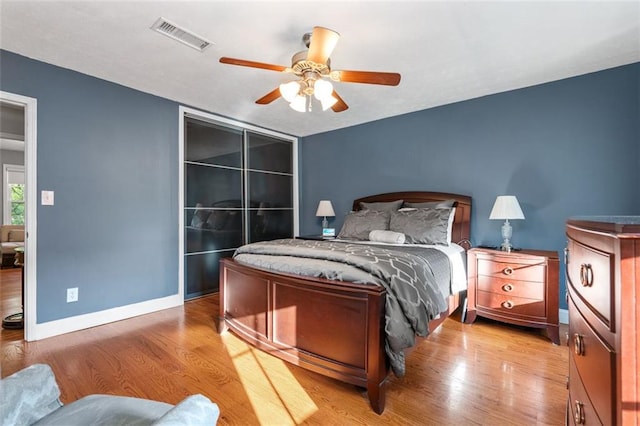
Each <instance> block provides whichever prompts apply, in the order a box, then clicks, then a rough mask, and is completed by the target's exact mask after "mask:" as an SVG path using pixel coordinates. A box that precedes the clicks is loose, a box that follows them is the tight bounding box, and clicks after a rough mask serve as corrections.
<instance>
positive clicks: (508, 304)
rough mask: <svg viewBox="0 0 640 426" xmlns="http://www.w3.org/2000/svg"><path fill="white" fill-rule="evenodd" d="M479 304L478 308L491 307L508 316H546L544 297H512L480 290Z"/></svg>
mask: <svg viewBox="0 0 640 426" xmlns="http://www.w3.org/2000/svg"><path fill="white" fill-rule="evenodd" d="M477 306H478V308H485V309H490V310H492V311H495V312H500V313H501V314H503V315H507V316H511V315H521V316H528V317H540V318H544V317H545V316H546V306H545V301H544V299H542V300H536V299H527V298H524V297H512V296H510V295H505V294H498V293H490V292H487V291H478V292H477Z"/></svg>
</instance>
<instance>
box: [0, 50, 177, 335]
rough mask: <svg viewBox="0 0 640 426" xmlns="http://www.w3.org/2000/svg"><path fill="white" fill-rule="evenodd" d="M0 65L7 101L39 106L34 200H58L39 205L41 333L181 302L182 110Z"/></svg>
mask: <svg viewBox="0 0 640 426" xmlns="http://www.w3.org/2000/svg"><path fill="white" fill-rule="evenodd" d="M0 64H1V69H0V87H1V89H2V90H3V91H7V92H12V93H16V94H20V95H24V96H29V97H33V98H37V100H38V124H37V125H38V129H37V130H38V165H37V167H38V170H37V174H38V188H37V190H38V194H39V193H40V191H41V190H53V191H55V205H54V206H41V205H38V252H37V284H38V288H37V301H38V304H37V321H38V323H42V322H47V321H51V320H55V319H60V318H66V317H71V316H74V315H79V314H84V313H90V312H95V311H100V310H104V309H108V308H113V307H117V306H123V305H128V304H131V303H136V302H141V301H145V300H150V299H155V298H159V297H164V296H168V295H172V294H177V292H178V257H179V256H178V219H177V217H178V105H177V104H176V103H174V102H170V101H168V100H165V99H161V98H158V97H155V96H151V95H148V94H145V93H141V92H138V91H135V90H131V89H128V88H126V87H123V86H119V85H117V84H113V83H109V82H106V81H104V80H100V79H97V78H93V77H89V76H87V75H84V74H80V73H77V72H73V71H69V70H66V69H62V68H59V67H55V66H52V65H48V64H45V63H42V62H38V61H33V60H30V59H27V58H25V57H22V56H19V55H15V54H13V53H10V52H7V51H0ZM38 199H39V197H38ZM67 287H79V301H78V302H77V303H70V304H67V303H66V289H67Z"/></svg>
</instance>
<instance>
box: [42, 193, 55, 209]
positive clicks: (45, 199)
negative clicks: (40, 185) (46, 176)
mask: <svg viewBox="0 0 640 426" xmlns="http://www.w3.org/2000/svg"><path fill="white" fill-rule="evenodd" d="M42 205H43V206H52V205H53V191H42Z"/></svg>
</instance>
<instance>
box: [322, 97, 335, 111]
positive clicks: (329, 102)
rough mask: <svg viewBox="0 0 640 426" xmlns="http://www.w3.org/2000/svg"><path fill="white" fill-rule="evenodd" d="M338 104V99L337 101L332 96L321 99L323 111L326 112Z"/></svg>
mask: <svg viewBox="0 0 640 426" xmlns="http://www.w3.org/2000/svg"><path fill="white" fill-rule="evenodd" d="M336 102H338V99H336V98H335V97H334V96H332V95H329V96H328V97H326V98H324V99H320V103H321V104H322V110H323V111H326V110H328V109H329V108H331V107H332V106H334V105H335V104H336Z"/></svg>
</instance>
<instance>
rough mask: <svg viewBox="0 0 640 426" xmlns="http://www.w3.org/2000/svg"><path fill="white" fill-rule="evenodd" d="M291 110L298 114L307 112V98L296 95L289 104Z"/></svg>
mask: <svg viewBox="0 0 640 426" xmlns="http://www.w3.org/2000/svg"><path fill="white" fill-rule="evenodd" d="M289 106H290V107H291V109H293V110H295V111H298V112H305V111H306V110H307V97H306V96H300V95H296V97H295V98H294V99H293V100H292V101H291V103H290V104H289Z"/></svg>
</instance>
